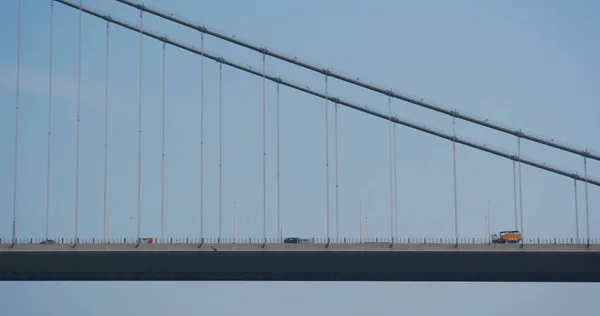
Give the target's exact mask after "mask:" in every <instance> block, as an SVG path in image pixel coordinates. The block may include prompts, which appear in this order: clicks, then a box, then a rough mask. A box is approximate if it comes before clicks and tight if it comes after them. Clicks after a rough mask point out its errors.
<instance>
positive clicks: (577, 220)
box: [573, 180, 579, 243]
mask: <svg viewBox="0 0 600 316" xmlns="http://www.w3.org/2000/svg"><path fill="white" fill-rule="evenodd" d="M573 187H574V189H575V190H574V191H575V240H576V241H577V243H579V208H578V206H577V180H573Z"/></svg>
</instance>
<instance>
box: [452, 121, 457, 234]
mask: <svg viewBox="0 0 600 316" xmlns="http://www.w3.org/2000/svg"><path fill="white" fill-rule="evenodd" d="M452 134H453V136H454V137H453V139H452V155H453V163H454V238H456V244H458V194H457V188H456V117H454V116H453V117H452Z"/></svg>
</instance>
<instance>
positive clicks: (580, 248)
mask: <svg viewBox="0 0 600 316" xmlns="http://www.w3.org/2000/svg"><path fill="white" fill-rule="evenodd" d="M11 247H12V246H11V245H8V244H4V245H0V252H23V251H25V252H65V251H76V252H140V251H143V252H145V251H151V252H174V251H176V252H190V251H191V252H194V251H195V252H197V251H224V252H231V251H243V252H247V251H261V252H280V251H285V252H288V251H289V252H321V251H352V252H354V251H359V252H370V251H378V252H379V251H385V252H600V244H591V245H590V246H589V247H588V246H587V245H584V244H524V245H523V246H521V244H459V245H458V247H456V246H455V245H453V244H391V243H363V244H329V245H327V244H264V245H263V244H209V243H205V244H190V243H182V244H139V245H136V244H78V245H72V244H16V245H14V247H12V248H11Z"/></svg>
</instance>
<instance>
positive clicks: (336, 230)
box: [334, 102, 340, 242]
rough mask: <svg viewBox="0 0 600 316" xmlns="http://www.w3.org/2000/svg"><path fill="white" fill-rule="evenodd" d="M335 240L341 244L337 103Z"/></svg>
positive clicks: (336, 105)
mask: <svg viewBox="0 0 600 316" xmlns="http://www.w3.org/2000/svg"><path fill="white" fill-rule="evenodd" d="M334 122H335V239H336V242H339V239H340V234H339V230H340V218H339V217H340V214H339V210H340V208H339V204H340V199H339V185H338V183H339V178H338V169H339V168H338V104H337V102H336V103H335V120H334Z"/></svg>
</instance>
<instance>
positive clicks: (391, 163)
mask: <svg viewBox="0 0 600 316" xmlns="http://www.w3.org/2000/svg"><path fill="white" fill-rule="evenodd" d="M388 111H389V122H388V153H389V158H390V172H389V178H390V237H391V240H392V242H394V188H393V185H394V172H393V167H394V166H393V162H394V161H393V159H392V138H393V136H392V98H391V97H388Z"/></svg>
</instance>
